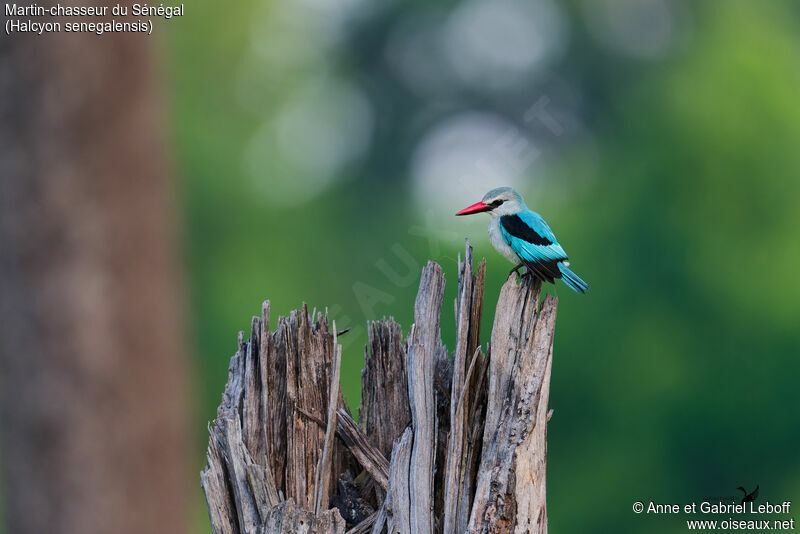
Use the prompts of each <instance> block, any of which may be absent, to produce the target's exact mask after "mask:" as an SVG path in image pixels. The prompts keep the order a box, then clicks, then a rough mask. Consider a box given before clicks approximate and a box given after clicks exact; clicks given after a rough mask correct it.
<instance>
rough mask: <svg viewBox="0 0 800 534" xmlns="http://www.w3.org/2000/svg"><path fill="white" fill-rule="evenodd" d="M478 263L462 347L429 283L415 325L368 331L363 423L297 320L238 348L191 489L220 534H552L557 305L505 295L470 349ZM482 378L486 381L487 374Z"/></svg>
mask: <svg viewBox="0 0 800 534" xmlns="http://www.w3.org/2000/svg"><path fill="white" fill-rule="evenodd" d="M485 274H486V264H485V260H484V261H481V262H480V264H478V266H477V267H475V266H474V264H473V256H472V247H470V246H469V243H467V247H466V256H465V258H464V261H463V262H462V261H461V259H460V258H459V262H458V292H457V297H456V300H455V323H456V339H455V348H454V350H453V352H452V354H450V353H449V352H448V350H447V348H446V347H445V346H444V345H443V343H442V340H441V334H440V320H441V308H442V299H443V296H444V288H445V279H444V275H443V274H442V270H441V268H440V267H439V266H438V265H437V264H435V263H432V262H429V263H428V265H427V266H426V267H425V268H424V269H423V272H422V278H421V281H420V287H419V292H418V294H417V299H416V303H415V308H414V324H413V325H412V326H411V329H410V331H409V334H408V337H407V338H406V339H404V338H403V334H402V332H401V329H400V326H399V325H398V324H397V323H395V322H394V320H392V319H388V320H387V319H383V320H381V321H377V322H373V323H370V324H369V327H368V333H369V341H368V343H367V350H366V355H365V364H364V370H363V371H362V374H361V385H362V397H361V405H360V406H359V423H356V422H355V420H354V418H353V416H352V415H351V414H350V412H348V410H347V407H346V406H345V404H344V401H343V400H342V397H341V393H340V389H339V384H338V380H339V368H340V365H341V346H339V345H338V344H337V343H336V339H335V330H336V328H335V325H332V326H331V327H330V328H329V327H328V318H327V316H326V315H323V314H317V313H316V312H313V313H311V314H309V312H308V309H307V308H306V307H305V306H303V309H302V310H300V311H294V312H292V313H291V314H290V316H289V317H288V318H286V317H281V318H280V319H279V320H278V325H277V327H276V329H275V331H274V332H270V330H269V302H267V303H265V304H264V307H263V310H262V315H261V317H260V318H254V319H253V323H252V327H251V329H250V335H249V336H244V335H240V338H239V350H238V351H237V352H236V354H235V355H234V356H233V358H231V364H230V368H229V372H228V384H227V386H226V388H225V392H224V394H223V396H222V403H221V404H220V406H219V409H218V412H217V418H216V419H215V420H214V422H213V424H211V425H210V426H209V433H210V438H209V444H208V455H207V458H208V464H207V466H206V468H205V469H204V470H203V472H202V473H201V484H202V487H203V491H204V493H205V496H206V501H207V504H208V509H209V515H210V517H211V525H212V528H213V531H214V532H215V534H229V533H230V534H272V533H299V532H308V533H320V534H323V533H341V534H344V533H345V532H347V533H348V534H351V533H353V534H354V533H372V534H383V533H388V534H412V533H414V534H416V533H422V534H434V533H436V534H439V533H441V534H462V533H464V532H482V533H512V532H513V533H516V534H522V533H537V534H538V533H546V532H547V512H546V507H545V495H546V492H545V472H546V460H547V456H546V452H547V448H546V447H547V445H546V437H547V420H548V396H549V389H550V368H551V362H552V351H553V332H554V329H555V318H556V306H557V299H555V298H554V297H552V296H548V297H547V298H545V299H544V302H542V303H541V304H540V293H541V284H539V283H538V282H535V281H532V280H529V279H523V280H522V281H521V282H517V280H516V278H515V277H511V278H509V280H508V281H507V282H506V283H505V285H504V286H503V288H502V290H501V293H500V298H499V300H498V303H497V309H496V312H495V317H494V326H493V329H492V336H491V345H490V349H487V350H486V351H484V350H482V348H481V345H480V323H481V317H482V313H483V291H484V279H485ZM490 364H491V365H490Z"/></svg>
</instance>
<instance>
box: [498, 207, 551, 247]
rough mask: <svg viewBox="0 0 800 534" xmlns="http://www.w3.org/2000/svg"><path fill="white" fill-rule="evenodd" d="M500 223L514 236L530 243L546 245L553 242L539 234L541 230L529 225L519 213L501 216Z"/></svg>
mask: <svg viewBox="0 0 800 534" xmlns="http://www.w3.org/2000/svg"><path fill="white" fill-rule="evenodd" d="M500 224H502V225H503V228H505V229H506V232H508V233H509V234H511V235H513V236H514V237H518V238H519V239H523V240H525V241H527V242H528V243H533V244H534V245H543V246H545V247H546V246H548V245H552V244H553V242H552V241H550V240H549V239H547V238H546V237H544V236H542V235H539V232H537V231H536V230H534V229H533V228H531V227H530V226H528V225H527V224H526V223H525V221H523V220H522V219H521V218H520V216H519V215H503V216H502V217H500Z"/></svg>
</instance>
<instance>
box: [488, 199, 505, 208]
mask: <svg viewBox="0 0 800 534" xmlns="http://www.w3.org/2000/svg"><path fill="white" fill-rule="evenodd" d="M503 202H505V200H500V199H498V200H495V201H494V202H492V203H491V204H489V205H490V206H491V207H493V208H496V207H497V206H500V205H501V204H502V203H503Z"/></svg>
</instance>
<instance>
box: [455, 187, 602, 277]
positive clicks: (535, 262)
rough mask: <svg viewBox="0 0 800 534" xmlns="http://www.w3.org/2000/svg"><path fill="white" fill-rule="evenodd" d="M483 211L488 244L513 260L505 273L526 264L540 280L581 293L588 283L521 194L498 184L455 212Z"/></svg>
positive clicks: (528, 272) (517, 269)
mask: <svg viewBox="0 0 800 534" xmlns="http://www.w3.org/2000/svg"><path fill="white" fill-rule="evenodd" d="M483 212H486V213H488V214H489V215H490V216H491V220H490V221H489V240H490V241H491V242H492V246H493V247H494V248H495V249H496V250H497V252H499V253H500V254H502V255H503V256H505V257H506V258H508V260H509V261H511V262H512V263H514V264H516V266H515V267H514V268H513V269H511V271H510V272H509V273H508V275H509V276H511V274H512V273H518V274H519V270H520V269H521V268H522V267H525V268H526V273H525V274H526V275H531V276H534V277H536V278H538V279H539V280H542V281H543V282H550V283H551V284H553V283H555V279H556V278H561V280H562V281H563V282H564V283H565V284H567V285H568V286H569V287H570V288H572V289H573V290H574V291H575V292H577V293H585V292H586V291H587V290H588V289H589V285H588V284H587V283H586V282H584V281H583V280H581V279H580V277H579V276H578V275H577V274H575V273H573V272H572V271H571V270H570V269H569V260H568V258H567V253H566V252H564V249H563V248H562V247H561V245H559V243H558V240H557V239H556V236H555V234H554V233H553V231H552V230H551V229H550V227H549V226H547V223H546V222H545V221H544V219H543V218H542V216H541V215H539V214H538V213H536V212H535V211H532V210H530V209H529V208H528V206H526V205H525V201H524V200H523V199H522V195H520V194H519V193H517V192H516V191H515V190H514V189H513V188H511V187H498V188H497V189H492V190H491V191H489V192H488V193H486V194H485V195H484V196H483V200H481V201H480V202H477V203H475V204H473V205H472V206H468V207H466V208H464V209H463V210H461V211H459V212H458V213H456V215H471V214H473V213H483Z"/></svg>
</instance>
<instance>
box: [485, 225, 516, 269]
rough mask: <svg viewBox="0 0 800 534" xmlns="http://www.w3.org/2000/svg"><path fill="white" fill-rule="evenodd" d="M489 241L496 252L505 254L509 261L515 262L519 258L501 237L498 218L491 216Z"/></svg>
mask: <svg viewBox="0 0 800 534" xmlns="http://www.w3.org/2000/svg"><path fill="white" fill-rule="evenodd" d="M489 241H490V242H491V243H492V246H493V247H494V248H495V250H496V251H497V252H499V253H500V254H502V255H503V256H505V258H506V259H507V260H508V261H510V262H511V263H517V262H518V261H519V258H518V257H517V255H516V253H515V252H514V250H513V249H512V248H511V247H510V246H509V244H508V243H506V240H505V239H503V232H502V231H501V230H500V218H499V217H493V218H492V220H491V222H490V223H489Z"/></svg>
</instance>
